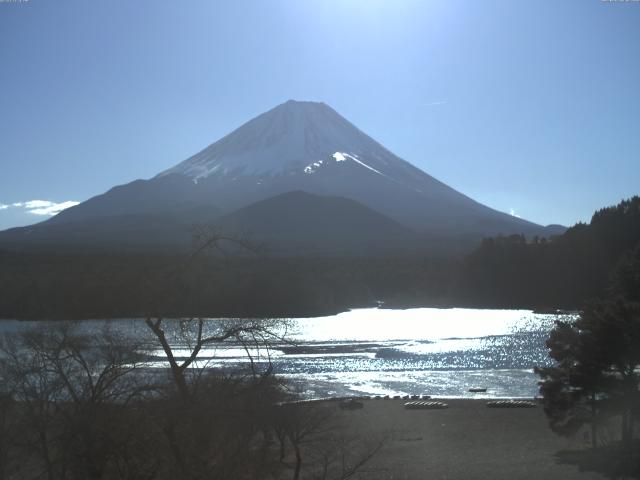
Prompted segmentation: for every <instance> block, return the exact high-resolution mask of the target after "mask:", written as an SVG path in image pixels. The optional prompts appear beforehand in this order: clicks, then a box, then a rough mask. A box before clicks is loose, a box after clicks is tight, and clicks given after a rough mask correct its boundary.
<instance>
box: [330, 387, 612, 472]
mask: <svg viewBox="0 0 640 480" xmlns="http://www.w3.org/2000/svg"><path fill="white" fill-rule="evenodd" d="M439 400H441V401H443V402H446V403H447V404H448V406H449V407H448V408H447V409H442V410H407V409H405V408H404V403H405V402H406V400H397V399H396V400H394V399H388V400H364V401H363V404H364V408H362V409H358V410H343V411H341V412H340V413H339V415H340V416H341V421H342V422H344V424H345V425H349V428H350V429H352V431H354V432H356V431H357V432H359V434H361V435H363V437H362V438H363V439H364V438H376V437H382V436H386V438H387V440H386V442H385V445H384V447H383V448H382V449H381V450H380V451H379V452H378V453H377V454H376V456H375V458H373V459H372V460H371V461H370V462H369V463H368V464H367V465H366V466H365V467H364V469H363V470H362V471H361V472H360V473H359V476H358V477H357V478H363V479H364V478H367V479H379V480H382V479H393V480H403V479H406V480H409V479H411V480H413V479H447V480H458V479H460V480H463V479H487V480H488V479H493V480H495V479H521V478H523V479H529V478H530V479H563V480H570V479H602V478H604V477H601V476H599V475H597V474H594V473H590V472H580V471H579V469H578V467H576V466H573V465H566V464H561V463H559V460H558V458H557V457H556V454H557V453H558V452H559V451H562V450H575V449H584V448H587V444H586V442H585V440H584V439H583V438H582V437H580V438H576V439H566V438H563V437H560V436H558V435H556V434H554V433H553V432H552V431H551V430H550V429H549V427H548V425H547V420H546V418H545V415H544V412H543V410H542V407H541V406H540V405H538V406H537V407H536V408H509V409H504V408H488V407H487V406H486V403H487V400H466V399H465V400H462V399H447V400H445V399H439ZM327 403H328V404H331V403H333V402H327Z"/></svg>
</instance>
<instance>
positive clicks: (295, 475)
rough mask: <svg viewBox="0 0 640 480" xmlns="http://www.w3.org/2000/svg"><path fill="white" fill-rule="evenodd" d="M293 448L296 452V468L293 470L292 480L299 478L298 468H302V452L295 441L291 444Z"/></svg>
mask: <svg viewBox="0 0 640 480" xmlns="http://www.w3.org/2000/svg"><path fill="white" fill-rule="evenodd" d="M293 448H294V450H295V452H296V469H295V471H294V472H293V480H299V479H300V470H301V469H302V454H301V453H300V445H298V443H297V442H296V443H294V444H293Z"/></svg>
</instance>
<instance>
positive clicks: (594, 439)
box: [591, 393, 598, 449]
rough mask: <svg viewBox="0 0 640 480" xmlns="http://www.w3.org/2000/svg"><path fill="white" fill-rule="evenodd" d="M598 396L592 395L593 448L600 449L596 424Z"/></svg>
mask: <svg viewBox="0 0 640 480" xmlns="http://www.w3.org/2000/svg"><path fill="white" fill-rule="evenodd" d="M596 414H597V411H596V394H595V393H592V394H591V448H594V449H595V448H598V425H597V424H596V421H597V420H596Z"/></svg>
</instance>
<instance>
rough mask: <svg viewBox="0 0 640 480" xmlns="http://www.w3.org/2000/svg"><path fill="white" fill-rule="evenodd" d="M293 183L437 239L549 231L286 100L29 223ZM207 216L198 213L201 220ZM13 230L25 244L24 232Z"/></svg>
mask: <svg viewBox="0 0 640 480" xmlns="http://www.w3.org/2000/svg"><path fill="white" fill-rule="evenodd" d="M293 191H303V192H307V193H310V194H315V195H321V196H331V197H340V198H343V199H350V200H354V201H356V202H358V203H360V204H362V205H363V206H365V207H367V208H369V209H372V210H375V211H377V212H379V213H380V214H382V215H384V216H386V217H388V218H389V219H392V220H393V221H395V222H397V223H399V224H401V225H403V226H405V227H407V228H408V229H410V230H413V231H415V232H418V233H420V234H421V235H422V236H423V237H424V238H425V239H427V240H433V241H437V242H440V244H442V245H447V244H449V243H451V242H450V241H451V240H455V241H459V239H464V241H465V242H467V243H468V245H469V246H472V245H473V244H474V243H476V242H477V241H478V240H479V239H480V238H482V237H485V236H493V235H499V234H504V235H508V234H513V233H523V234H525V235H540V236H546V235H548V234H549V233H558V229H555V230H551V229H545V228H544V227H541V226H540V225H536V224H534V223H531V222H527V221H526V220H522V219H520V218H516V217H513V216H510V215H507V214H505V213H502V212H498V211H496V210H493V209H491V208H488V207H486V206H484V205H482V204H480V203H478V202H476V201H474V200H472V199H470V198H469V197H467V196H465V195H463V194H461V193H459V192H457V191H456V190H454V189H452V188H450V187H448V186H447V185H445V184H443V183H442V182H440V181H438V180H436V179H435V178H433V177H431V176H430V175H428V174H426V173H425V172H423V171H422V170H420V169H418V168H416V167H414V166H413V165H411V164H410V163H408V162H406V161H404V160H402V159H400V158H399V157H397V156H396V155H394V154H393V153H391V152H390V151H388V150H387V149H386V148H384V147H383V146H382V145H380V144H379V143H377V142H376V141H375V140H373V139H372V138H371V137H369V136H368V135H366V134H365V133H363V132H362V131H360V130H359V129H358V128H356V127H355V126H354V125H352V124H351V123H349V122H348V121H347V120H346V119H344V118H343V117H341V116H340V115H339V114H338V113H337V112H335V111H334V110H333V109H331V108H330V107H329V106H327V105H325V104H323V103H315V102H295V101H288V102H286V103H284V104H282V105H279V106H277V107H275V108H274V109H272V110H270V111H268V112H266V113H264V114H262V115H259V116H258V117H256V118H254V119H253V120H250V121H249V122H247V123H245V124H244V125H242V126H241V127H239V128H238V129H236V130H234V131H233V132H231V133H230V134H229V135H227V136H225V137H223V138H222V139H220V140H218V141H217V142H215V143H213V144H212V145H210V146H208V147H207V148H205V149H204V150H202V151H201V152H199V153H197V154H196V155H194V156H192V157H190V158H188V159H187V160H185V161H183V162H181V163H179V164H177V165H176V166H174V167H172V168H170V169H168V170H166V171H164V172H161V173H160V174H158V175H157V176H156V177H154V178H152V179H150V180H136V181H134V182H131V183H129V184H127V185H123V186H118V187H115V188H113V189H111V190H110V191H108V192H106V193H105V194H102V195H99V196H96V197H94V198H92V199H90V200H88V201H86V202H83V203H82V204H80V205H78V206H76V207H72V208H70V209H68V210H65V211H63V212H61V213H60V214H58V215H57V216H56V217H53V218H52V219H50V220H48V221H47V222H45V223H43V224H41V225H39V226H38V228H39V229H42V230H39V231H40V232H41V233H40V235H43V236H46V231H47V229H52V230H51V231H53V230H55V228H59V227H55V228H54V226H55V225H58V226H59V225H62V224H71V223H73V224H75V225H79V222H80V223H82V222H89V223H90V224H96V223H99V222H100V220H99V219H101V218H112V217H114V216H121V215H132V214H133V215H142V216H143V217H146V216H152V217H158V216H163V215H166V214H170V215H172V216H174V217H175V218H180V216H181V215H190V213H188V212H195V211H197V212H201V213H202V212H207V211H216V212H220V213H221V214H223V215H224V214H230V213H232V212H234V211H236V210H238V209H241V208H243V207H246V206H249V205H251V204H254V203H255V202H260V201H262V200H266V199H268V198H271V197H274V196H277V195H281V194H283V193H287V192H293ZM211 217H212V215H211V214H206V213H203V215H202V220H211ZM194 220H198V219H197V218H194ZM89 223H88V224H89ZM142 223H144V222H142ZM142 223H141V224H140V228H143V227H144V225H142ZM295 223H296V222H292V223H291V226H292V228H296V227H295ZM88 224H87V225H88ZM87 228H89V227H87ZM114 228H117V227H115V226H114ZM560 230H561V229H560ZM15 234H16V232H15V231H14V232H13V233H12V235H14V236H15ZM22 237H23V241H24V242H27V243H28V242H29V238H28V236H27V235H23V236H22ZM2 238H3V235H0V241H2ZM57 241H58V240H57ZM60 241H64V240H60ZM87 241H90V240H87ZM431 244H433V242H431Z"/></svg>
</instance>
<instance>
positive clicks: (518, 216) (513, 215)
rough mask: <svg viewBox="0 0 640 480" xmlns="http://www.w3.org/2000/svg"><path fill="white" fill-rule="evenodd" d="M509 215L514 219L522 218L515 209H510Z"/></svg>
mask: <svg viewBox="0 0 640 480" xmlns="http://www.w3.org/2000/svg"><path fill="white" fill-rule="evenodd" d="M509 213H510V214H511V216H512V217H516V218H520V215H518V214H517V213H516V211H515V210H514V209H513V208H510V209H509Z"/></svg>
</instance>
